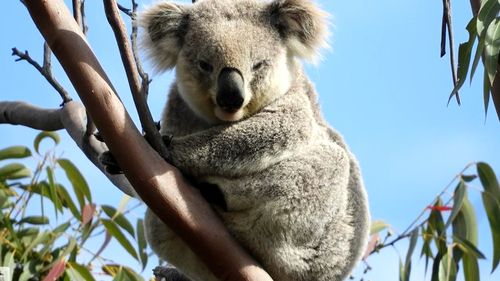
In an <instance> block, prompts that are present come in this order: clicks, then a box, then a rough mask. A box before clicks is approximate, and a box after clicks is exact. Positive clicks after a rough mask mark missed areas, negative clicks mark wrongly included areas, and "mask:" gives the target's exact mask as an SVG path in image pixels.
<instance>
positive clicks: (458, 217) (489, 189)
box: [365, 162, 500, 281]
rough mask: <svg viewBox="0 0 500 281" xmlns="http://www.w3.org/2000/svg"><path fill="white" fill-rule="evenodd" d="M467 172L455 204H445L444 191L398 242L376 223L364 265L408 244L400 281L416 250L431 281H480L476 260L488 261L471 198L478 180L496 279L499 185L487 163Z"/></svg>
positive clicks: (406, 277) (384, 226)
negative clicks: (381, 253) (383, 234)
mask: <svg viewBox="0 0 500 281" xmlns="http://www.w3.org/2000/svg"><path fill="white" fill-rule="evenodd" d="M470 166H475V168H476V172H475V174H464V171H466V170H467V169H468V168H469V167H470ZM464 171H462V172H461V173H460V174H459V175H458V176H457V177H456V178H455V180H454V181H455V182H456V187H455V190H454V192H453V194H452V196H451V198H445V193H446V192H445V191H446V189H445V190H443V192H441V194H440V195H438V196H437V198H436V199H435V200H434V201H433V203H432V204H430V205H429V206H427V207H425V209H424V211H423V212H422V214H421V215H420V216H419V217H418V218H417V220H416V221H415V223H414V224H412V225H411V226H410V227H409V228H408V229H407V230H406V231H404V232H403V233H402V234H400V235H398V236H397V237H396V238H394V239H392V240H391V239H390V237H391V236H392V235H393V231H392V229H391V227H390V225H388V224H387V223H385V222H383V221H375V222H373V223H372V228H371V235H372V239H371V241H370V245H369V249H368V252H367V254H366V255H365V260H366V258H367V257H368V256H369V255H371V254H372V253H376V252H379V251H380V250H382V249H383V248H386V247H388V246H394V245H395V244H396V243H397V242H399V241H401V240H403V239H409V246H408V249H407V251H406V257H405V259H404V260H403V259H402V258H400V262H399V264H400V265H399V280H400V281H408V280H410V274H411V266H412V260H413V256H414V252H415V250H416V249H417V246H419V247H420V258H423V259H424V260H425V272H426V273H427V272H429V270H430V272H431V275H430V280H431V281H454V280H457V276H458V275H459V273H460V272H462V274H463V278H464V280H465V281H480V280H481V276H480V274H479V264H478V260H480V259H485V258H486V256H485V255H484V254H483V253H482V251H481V250H480V249H479V248H478V227H477V215H476V211H475V209H474V206H473V205H472V204H471V201H470V199H469V195H468V191H469V190H471V187H473V184H474V183H475V182H477V180H476V179H479V183H480V185H481V189H480V193H481V198H482V206H481V207H482V210H483V211H484V213H485V214H486V217H487V218H488V221H489V228H490V231H491V239H492V242H493V253H492V265H491V273H493V272H494V271H495V270H496V269H497V268H498V265H499V263H500V185H499V183H498V179H497V177H496V175H495V173H494V171H493V169H492V168H491V167H490V166H489V165H488V164H487V163H484V162H479V163H473V164H471V165H469V166H468V167H466V168H465V169H464ZM383 231H386V232H387V234H386V237H385V239H383V240H382V239H380V233H381V232H383ZM484 236H486V235H484ZM481 237H483V236H481ZM368 269H370V268H369V267H368ZM366 271H367V270H365V272H366Z"/></svg>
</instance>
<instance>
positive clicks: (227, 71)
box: [216, 68, 245, 112]
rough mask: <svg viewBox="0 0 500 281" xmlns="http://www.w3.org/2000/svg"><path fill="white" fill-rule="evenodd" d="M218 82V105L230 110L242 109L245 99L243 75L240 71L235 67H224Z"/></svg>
mask: <svg viewBox="0 0 500 281" xmlns="http://www.w3.org/2000/svg"><path fill="white" fill-rule="evenodd" d="M217 83H218V89H217V97H216V101H217V105H218V106H220V107H221V108H222V109H223V110H224V111H228V112H234V111H237V110H238V109H240V108H241V106H242V105H243V101H244V99H245V97H244V96H243V95H244V89H243V85H244V84H243V76H242V75H241V73H240V71H239V70H237V69H235V68H224V69H222V70H221V72H220V73H219V78H218V80H217Z"/></svg>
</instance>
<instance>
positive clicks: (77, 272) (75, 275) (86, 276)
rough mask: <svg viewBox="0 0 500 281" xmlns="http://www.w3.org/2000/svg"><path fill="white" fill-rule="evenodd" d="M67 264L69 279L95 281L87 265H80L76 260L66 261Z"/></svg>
mask: <svg viewBox="0 0 500 281" xmlns="http://www.w3.org/2000/svg"><path fill="white" fill-rule="evenodd" d="M68 265H69V267H68V269H67V270H66V272H68V273H69V275H70V277H71V280H75V281H79V280H83V281H95V279H94V277H92V274H91V273H90V271H89V269H88V268H87V267H85V266H82V265H80V264H78V263H76V262H68Z"/></svg>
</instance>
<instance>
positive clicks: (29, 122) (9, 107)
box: [0, 101, 64, 131]
mask: <svg viewBox="0 0 500 281" xmlns="http://www.w3.org/2000/svg"><path fill="white" fill-rule="evenodd" d="M60 111H61V110H60V109H43V108H40V107H36V106H33V105H30V104H28V103H25V102H21V101H14V102H9V101H3V102H0V124H11V125H22V126H26V127H30V128H33V129H37V130H43V131H55V130H60V129H63V128H64V126H63V124H62V122H61V118H60V116H61V112H60Z"/></svg>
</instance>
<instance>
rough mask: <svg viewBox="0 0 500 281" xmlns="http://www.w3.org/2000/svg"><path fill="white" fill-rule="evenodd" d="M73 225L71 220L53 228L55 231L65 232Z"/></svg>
mask: <svg viewBox="0 0 500 281" xmlns="http://www.w3.org/2000/svg"><path fill="white" fill-rule="evenodd" d="M70 226H71V223H70V222H65V223H63V224H60V225H58V226H57V227H56V228H54V229H52V232H53V233H56V234H57V233H63V232H65V231H66V230H67V229H68V228H69V227H70Z"/></svg>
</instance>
